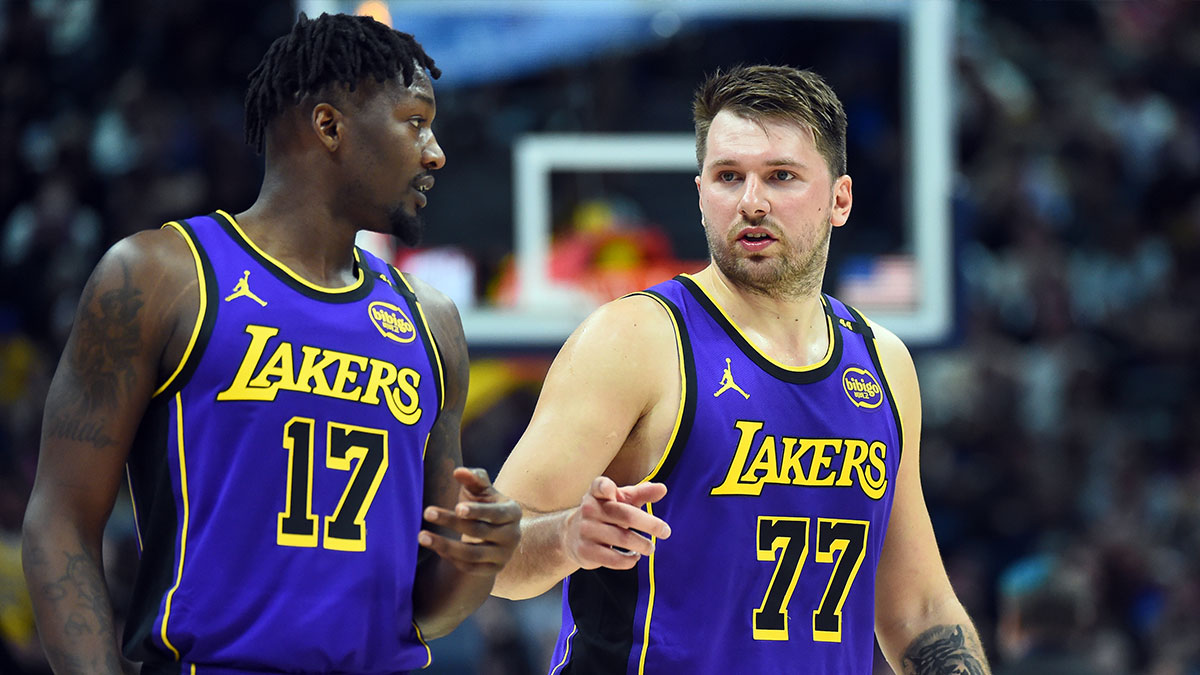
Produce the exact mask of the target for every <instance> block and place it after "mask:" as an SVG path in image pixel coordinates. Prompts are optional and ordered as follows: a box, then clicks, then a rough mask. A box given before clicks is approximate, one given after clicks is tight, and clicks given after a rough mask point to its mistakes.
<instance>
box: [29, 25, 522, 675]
mask: <svg viewBox="0 0 1200 675" xmlns="http://www.w3.org/2000/svg"><path fill="white" fill-rule="evenodd" d="M439 74H440V73H439V70H438V69H437V68H436V67H435V65H434V62H433V60H432V59H430V58H429V57H428V56H427V55H426V54H425V52H424V50H423V49H422V48H421V46H420V45H419V44H417V42H415V41H414V40H413V38H412V36H410V35H407V34H404V33H400V32H397V31H394V30H392V29H390V28H388V27H386V26H384V25H383V24H380V23H377V22H375V21H373V20H372V19H368V18H364V17H351V16H344V15H336V16H328V15H322V16H321V17H320V18H318V19H316V20H311V21H310V20H309V19H308V18H307V17H305V16H303V15H301V17H300V19H299V21H298V22H297V23H296V25H295V27H294V28H293V29H292V31H291V33H290V34H289V35H287V36H284V37H282V38H280V39H278V40H277V41H276V42H275V43H274V44H273V45H272V46H271V48H270V50H269V51H268V52H267V54H266V56H265V57H264V59H263V61H262V62H261V64H260V65H259V66H258V68H257V69H256V70H255V71H254V72H253V73H252V74H251V83H250V87H249V91H248V94H247V97H246V124H247V139H248V141H249V142H250V143H251V144H252V145H254V146H255V147H256V148H258V149H260V150H262V149H264V148H265V152H266V177H265V180H264V182H263V186H262V190H261V192H260V194H259V197H258V199H257V201H256V202H255V203H254V204H253V205H252V206H251V207H250V208H249V209H248V210H247V211H245V212H243V213H239V214H237V215H236V216H235V215H230V214H228V213H226V212H224V211H217V212H215V213H212V214H209V215H206V216H200V217H196V218H190V219H187V220H180V221H175V222H171V223H168V224H167V225H166V226H165V227H163V228H162V229H159V230H155V231H147V232H142V233H139V234H136V235H134V236H132V237H129V238H128V239H126V240H124V241H121V242H119V243H118V244H116V245H115V246H114V247H113V248H112V249H111V250H110V251H109V252H108V253H107V254H106V255H105V256H104V258H103V259H102V260H101V261H100V263H99V265H98V266H97V268H96V270H95V271H94V273H93V274H92V277H91V279H90V281H89V282H88V286H87V289H86V290H85V292H84V294H83V299H82V301H81V302H80V307H79V311H78V314H77V317H76V321H75V324H74V328H73V331H72V333H71V336H70V339H69V341H68V343H67V346H66V349H65V352H64V354H63V357H62V360H61V362H60V364H59V367H58V371H57V373H56V374H55V377H54V381H53V384H52V386H51V389H50V393H49V397H48V400H47V403H46V414H45V421H44V429H43V442H42V448H41V457H40V461H39V465H38V473H37V478H36V482H35V485H34V490H33V495H32V498H31V500H30V502H29V507H28V512H27V515H26V520H25V529H24V532H25V539H24V562H25V570H26V575H27V578H28V581H29V587H30V589H31V590H32V593H33V597H34V603H35V607H36V614H37V623H38V629H39V632H40V634H41V637H42V640H43V642H44V644H45V647H46V651H47V654H48V656H49V658H50V662H51V664H52V665H53V667H54V669H55V670H56V671H57V672H59V673H85V672H86V673H117V672H120V668H121V664H120V662H119V658H118V656H117V650H116V647H117V644H116V639H115V636H114V625H113V615H112V607H111V602H110V600H109V596H108V591H107V588H106V585H105V581H104V569H103V565H102V563H101V536H102V530H103V528H104V525H105V522H106V521H107V519H108V516H109V514H110V512H111V510H112V506H113V501H114V498H115V496H116V494H117V490H118V487H119V485H120V483H121V482H122V481H124V480H126V477H128V481H129V484H130V487H131V492H132V496H133V507H134V511H135V514H136V519H137V521H136V524H137V534H138V538H139V545H140V549H141V550H140V553H141V560H140V565H139V569H138V573H137V578H136V582H135V587H134V589H133V599H132V606H131V607H130V608H129V613H128V617H129V618H128V622H127V624H126V626H125V629H124V639H123V644H124V652H125V655H126V656H128V658H129V659H132V660H134V661H142V662H143V666H142V670H141V672H142V673H144V674H145V673H250V672H263V671H270V672H307V673H334V672H337V673H385V672H386V673H395V672H405V671H408V670H410V669H416V668H422V667H424V666H425V665H427V664H428V663H429V660H430V653H429V649H428V647H427V646H426V644H425V642H426V641H427V640H429V639H431V638H435V637H438V636H441V635H445V634H446V633H448V632H449V631H450V630H451V629H453V628H454V627H455V626H456V625H458V624H459V623H460V622H461V621H462V620H463V619H464V618H465V617H466V616H467V615H468V614H469V613H471V612H472V611H474V609H475V608H476V607H478V606H479V604H480V603H481V602H482V601H483V600H484V599H486V597H487V595H488V592H489V591H490V590H491V587H492V584H493V581H494V578H495V574H496V572H497V571H498V570H499V569H500V568H501V566H503V564H504V563H505V562H506V561H507V560H508V558H509V557H510V556H511V554H512V551H513V548H514V547H515V545H516V542H517V538H518V536H519V525H518V522H519V518H520V507H519V506H517V505H516V504H515V503H514V502H512V501H511V500H508V499H507V498H505V497H504V496H502V495H501V494H499V493H498V492H497V491H496V490H495V489H494V488H493V487H492V486H491V484H490V482H489V480H488V477H487V474H486V473H485V472H483V471H481V470H474V469H466V468H462V467H459V466H458V465H459V464H460V463H461V449H460V445H459V443H460V440H459V426H460V420H461V416H462V411H463V404H464V400H465V396H466V389H467V349H466V344H465V340H464V337H463V333H462V326H461V324H460V321H459V317H458V313H457V311H456V309H455V308H454V306H453V304H452V303H451V302H450V300H449V299H448V298H447V297H446V296H445V295H443V294H442V293H440V292H438V291H436V290H435V289H433V288H431V287H430V286H428V285H426V284H424V283H422V282H421V281H420V280H418V279H415V278H412V277H408V276H406V275H403V274H400V273H399V272H397V271H396V270H395V269H394V268H392V267H391V266H389V265H388V264H386V263H384V262H383V261H381V260H379V259H377V258H375V257H374V256H372V255H370V254H369V253H367V252H365V251H362V250H360V249H358V248H356V247H355V246H354V238H355V233H356V232H358V231H359V230H362V229H367V230H373V231H376V232H385V233H391V234H395V235H397V236H398V237H399V238H400V239H401V240H402V241H404V242H405V243H408V244H413V243H415V242H416V241H417V237H418V234H419V231H420V221H419V219H418V215H417V212H418V210H419V209H420V208H421V207H423V206H424V205H425V203H426V199H427V193H428V190H429V189H430V188H431V187H432V186H433V182H434V179H433V175H432V172H433V171H434V170H436V169H439V168H441V167H442V165H443V163H444V162H445V157H444V156H443V154H442V150H441V148H440V147H439V146H438V143H437V140H436V139H435V138H434V134H433V131H432V128H431V125H432V123H433V119H434V114H435V111H436V104H435V100H434V92H433V86H432V82H431V78H436V77H438V75H439ZM126 466H127V469H126ZM422 519H424V520H426V521H430V524H428V525H426V526H424V527H422V524H421V523H422ZM421 547H424V548H421Z"/></svg>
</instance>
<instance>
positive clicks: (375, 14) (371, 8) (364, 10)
mask: <svg viewBox="0 0 1200 675" xmlns="http://www.w3.org/2000/svg"><path fill="white" fill-rule="evenodd" d="M354 13H355V14H357V15H358V16H369V17H371V18H372V19H375V20H376V21H378V22H379V23H382V24H384V25H385V26H390V27H392V28H394V27H395V26H393V25H392V13H391V12H390V11H388V6H387V3H386V2H382V0H366V2H360V3H358V7H355V8H354Z"/></svg>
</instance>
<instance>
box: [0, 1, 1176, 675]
mask: <svg viewBox="0 0 1200 675" xmlns="http://www.w3.org/2000/svg"><path fill="white" fill-rule="evenodd" d="M0 8H2V9H0V13H2V16H0V106H2V107H0V672H3V673H14V674H16V673H23V672H28V673H40V672H43V671H44V665H43V663H42V661H41V659H40V653H39V651H38V649H39V648H38V645H37V642H36V635H35V633H34V631H33V626H32V619H31V614H30V609H29V603H28V599H27V596H26V595H25V589H24V585H23V580H22V576H21V573H20V561H19V532H20V523H21V518H22V513H23V508H24V501H25V498H26V497H27V495H28V493H29V488H30V484H31V481H32V478H33V473H34V469H35V466H36V459H37V447H38V438H39V434H40V423H41V414H42V404H43V401H44V398H45V394H46V388H47V386H48V383H49V378H50V375H51V374H52V372H53V368H54V365H55V363H56V362H57V359H58V355H59V352H60V350H61V348H62V345H63V341H64V339H65V336H66V334H67V331H68V330H69V327H70V323H71V320H72V315H73V310H74V307H75V304H76V302H77V300H78V297H79V293H80V290H81V288H82V285H83V283H84V282H85V281H86V277H87V275H88V273H89V272H90V270H91V268H92V266H93V265H94V264H95V262H96V260H97V259H98V258H99V256H100V255H101V254H102V253H103V251H104V250H105V249H106V248H107V247H108V246H109V245H110V244H111V243H113V242H114V241H116V240H117V239H119V238H121V237H123V236H126V235H128V234H129V233H131V232H133V231H136V230H139V229H143V228H146V227H151V226H154V225H156V224H158V223H161V222H163V221H165V220H168V219H171V218H177V217H181V216H185V215H191V214H196V213H203V212H206V211H209V210H212V209H213V208H218V207H219V208H225V209H229V210H237V209H241V208H245V206H247V205H249V204H250V202H251V201H252V200H253V197H254V195H255V194H256V192H257V187H258V183H259V177H260V175H261V166H260V164H259V160H258V159H257V158H256V157H255V156H254V155H253V153H251V152H250V151H249V149H247V148H246V147H245V145H244V144H243V143H242V140H241V139H242V128H241V124H242V122H241V120H242V117H241V115H242V113H241V109H242V106H241V97H242V93H243V91H244V82H245V75H246V73H248V72H249V70H250V69H251V68H252V67H253V65H254V64H255V63H256V62H257V59H258V58H259V56H260V55H261V54H262V53H263V52H264V51H265V49H266V47H267V45H268V44H269V43H270V41H271V39H273V37H274V36H276V35H279V34H282V33H283V32H285V31H286V30H287V28H288V27H289V26H290V24H291V22H292V20H293V17H294V12H295V8H294V7H293V6H292V4H291V3H290V2H287V1H283V0H278V1H271V2H263V3H257V4H256V6H255V8H254V9H253V10H248V9H246V7H245V4H244V3H241V2H234V1H233V0H176V1H173V2H160V1H157V0H134V1H127V2H119V3H117V2H93V1H88V0H78V1H75V0H7V1H6V2H3V3H0ZM396 18H397V24H398V27H401V28H402V27H403V26H402V25H399V24H401V18H400V17H396ZM957 24H958V36H957V45H958V52H957V64H956V65H957V68H956V75H957V79H956V84H955V92H956V93H955V95H956V99H955V102H954V103H955V120H956V125H957V127H956V153H957V155H956V174H955V184H954V223H955V241H956V252H957V262H958V264H957V275H958V284H957V288H958V298H957V299H958V308H959V312H958V313H959V322H958V331H957V333H956V334H955V335H954V336H953V337H952V338H951V339H950V340H948V341H947V342H945V343H943V344H940V345H936V346H932V347H927V348H921V349H917V350H915V353H914V356H915V358H916V361H917V368H918V372H919V374H920V376H921V381H922V394H923V399H924V406H925V414H924V417H925V420H924V421H925V433H924V437H923V442H922V455H923V462H922V464H923V471H924V477H925V494H926V499H927V501H928V503H929V506H930V510H931V514H932V516H933V519H934V526H935V529H936V530H937V534H938V538H939V542H940V544H941V548H942V553H943V556H944V558H945V560H946V563H947V567H948V569H949V571H950V574H951V576H952V580H953V582H954V584H955V587H956V589H957V590H958V592H959V595H960V597H961V598H962V599H963V601H964V603H965V604H966V605H967V606H968V609H969V610H970V612H971V613H972V616H973V617H975V619H976V621H977V623H978V624H979V628H980V632H981V635H982V636H983V638H984V640H985V643H986V647H987V648H988V650H989V652H990V654H991V656H992V658H993V662H994V665H995V667H996V670H997V671H998V672H1008V673H1039V672H1062V673H1112V674H1122V673H1147V674H1150V675H1191V674H1196V673H1200V387H1198V386H1197V385H1198V384H1200V383H1198V382H1196V380H1197V377H1198V375H1200V354H1198V353H1197V352H1198V349H1200V347H1198V346H1197V342H1196V340H1195V339H1193V336H1194V335H1195V333H1196V330H1197V328H1200V326H1197V321H1198V318H1200V316H1198V312H1200V304H1198V303H1197V302H1196V298H1200V3H1193V2H1184V1H1174V0H1143V1H1138V2H1036V3H1035V2H1005V3H999V2H973V1H964V2H961V3H958V12H957ZM418 38H420V36H418ZM833 54H834V56H833V57H831V58H835V59H836V58H837V52H836V49H835V50H834V51H833ZM436 56H437V55H436V54H434V57H435V58H436ZM869 57H870V54H869V53H868V54H862V53H858V52H856V54H855V58H856V59H857V61H856V62H857V63H858V64H859V65H861V64H863V63H866V62H867V61H868V60H869ZM796 65H802V66H803V65H809V64H806V63H797V64H796ZM606 68H607V70H605V71H604V72H602V73H600V74H602V75H603V77H597V78H595V80H594V81H595V82H598V83H601V85H602V86H607V87H609V93H612V92H613V91H614V90H615V91H616V92H618V93H621V92H622V85H620V84H617V83H615V82H620V81H625V82H626V83H627V84H625V85H624V86H625V87H626V88H627V89H632V88H634V86H635V85H634V84H633V83H635V82H637V81H639V80H638V78H639V77H641V76H639V75H637V74H636V73H624V74H622V73H621V72H619V69H618V67H616V66H606ZM564 72H565V71H564ZM551 77H552V78H561V82H562V88H563V90H564V91H565V92H576V93H577V92H578V89H579V87H580V86H582V85H581V83H580V82H579V81H578V80H575V81H570V82H569V81H568V78H567V77H565V76H564V74H563V72H558V73H555V74H552V75H551ZM622 78H624V80H622ZM862 83H863V86H864V87H868V88H869V87H871V86H872V85H873V84H877V81H873V80H872V78H870V77H864V78H862ZM692 84H693V83H692V82H691V81H688V82H685V83H683V84H681V85H680V86H679V88H678V90H677V91H670V92H665V93H663V94H662V96H660V97H656V98H658V99H659V100H660V101H661V100H667V101H668V103H667V104H661V105H669V106H670V109H671V110H672V111H673V114H675V116H676V119H675V124H676V126H675V127H674V128H673V130H677V131H678V130H686V128H687V127H686V126H679V125H680V124H683V125H686V124H687V120H686V115H685V114H680V113H681V111H684V112H686V108H685V107H684V106H685V105H686V103H685V102H686V101H687V96H688V92H689V91H690V88H691V86H692ZM624 93H626V94H628V93H629V92H628V91H624ZM840 93H841V94H842V96H843V98H844V99H847V100H849V99H850V98H852V97H854V96H856V95H858V94H859V92H851V91H840ZM566 95H567V94H564V96H566ZM592 96H594V98H595V100H602V101H603V100H610V99H607V98H605V96H603V95H602V94H593V95H592ZM439 102H440V104H441V105H440V107H441V108H442V109H443V111H444V115H439V126H438V134H439V137H443V138H450V137H451V136H452V135H454V134H457V135H458V138H459V139H461V140H459V141H457V142H456V144H465V146H464V147H466V148H470V147H472V144H479V145H482V146H487V147H491V148H492V149H493V154H494V155H495V156H494V157H491V159H492V160H494V162H493V163H494V164H498V165H499V166H500V167H501V168H502V169H503V168H505V167H507V166H508V161H509V160H508V156H507V153H508V150H507V146H503V145H502V144H500V143H497V142H492V143H486V142H481V138H480V137H481V136H487V135H489V134H490V135H491V136H490V138H491V140H492V141H495V139H496V138H499V137H501V136H503V135H504V133H505V132H504V129H506V128H520V127H522V126H524V127H529V126H538V125H540V124H541V122H539V121H537V119H536V114H535V113H532V112H531V113H529V117H528V118H523V119H517V118H516V117H515V115H516V113H515V112H514V111H515V110H517V108H518V106H515V105H513V102H516V103H519V102H520V89H519V87H518V88H515V89H513V90H511V91H509V92H507V93H503V92H500V90H499V88H483V89H481V90H478V92H477V93H474V94H469V93H459V92H449V93H447V95H445V96H442V95H441V94H440V93H439ZM489 102H490V103H489ZM648 105H649V104H648ZM488 106H492V107H493V108H494V109H496V110H499V111H502V112H504V113H505V114H498V115H495V116H494V117H493V118H492V119H489V120H488V124H487V125H480V124H478V122H477V121H474V120H472V119H471V118H469V117H468V114H467V113H468V111H471V110H473V109H478V108H488ZM456 107H457V110H458V112H456ZM590 114H591V115H593V117H592V118H578V117H572V116H571V115H569V114H568V115H565V116H564V115H557V116H553V115H549V116H547V117H545V118H543V119H542V122H546V123H547V124H546V125H547V126H549V127H551V128H552V129H553V130H564V129H568V130H569V129H573V128H575V129H584V128H589V127H590V126H593V125H594V123H595V122H596V120H597V119H599V120H604V119H605V110H604V108H603V107H602V106H601V107H600V108H599V109H595V110H592V112H591V113H590ZM850 125H851V129H852V130H853V129H854V127H855V125H856V117H855V115H854V111H853V110H852V111H851V119H850ZM600 126H603V124H601V125H600ZM626 130H628V129H626ZM482 140H487V139H482ZM877 140H878V139H877ZM884 142H886V143H887V144H888V145H889V146H890V147H891V148H892V151H895V146H897V145H898V144H899V141H898V140H897V139H894V138H893V139H890V141H888V140H886V139H885V141H884ZM443 145H444V146H445V145H446V141H443ZM481 152H486V151H484V150H481ZM447 154H448V155H451V157H452V161H451V163H450V165H448V168H447V170H446V171H447V172H449V171H451V170H455V171H459V172H460V173H458V174H456V175H457V176H458V177H460V178H461V179H464V180H465V178H467V177H469V176H470V175H471V174H472V172H473V171H475V172H477V173H482V171H481V170H479V169H477V168H473V166H480V165H483V162H484V159H485V158H484V157H483V156H482V155H481V157H480V162H479V163H478V164H477V163H476V162H475V161H474V159H473V157H472V155H471V153H470V152H469V151H464V152H462V153H459V154H457V155H452V154H451V153H450V152H449V151H448V153H447ZM455 162H457V163H458V166H459V167H461V168H459V169H454V166H455ZM851 174H855V165H854V156H853V155H852V157H851ZM447 175H448V176H449V174H447ZM508 180H509V179H507V178H504V179H502V180H498V185H499V188H498V189H499V190H503V191H506V190H508V185H509V184H508ZM439 183H441V180H440V179H439ZM450 184H452V182H451V183H450ZM856 187H858V184H857V180H856ZM872 198H873V195H871V194H868V193H865V192H864V193H862V194H860V201H861V202H862V203H863V205H864V211H863V212H862V213H860V211H859V209H858V206H857V205H856V209H855V216H856V217H858V216H863V217H864V218H865V217H867V216H868V215H869V214H871V213H872V212H871V211H870V210H869V209H868V206H867V205H868V204H869V203H870V201H871V200H872ZM456 201H457V202H458V203H459V204H460V207H459V208H466V207H465V206H461V205H462V204H467V205H470V204H471V203H473V202H474V200H461V199H460V200H456ZM898 202H899V198H896V201H895V202H888V203H898ZM431 207H432V204H431ZM693 208H694V206H693ZM431 220H432V216H431ZM853 223H854V221H853V220H852V224H853ZM442 236H444V237H445V238H447V239H448V240H453V239H455V233H454V232H453V231H450V232H449V233H443V235H442ZM839 237H840V239H839ZM835 240H837V242H836V244H835V245H836V246H839V247H842V248H844V249H853V248H854V246H855V241H854V232H853V231H852V228H846V229H845V230H843V231H839V233H838V234H837V236H835ZM460 243H463V242H460ZM489 246H491V244H489ZM472 253H474V254H475V255H476V257H477V260H478V261H479V265H480V277H481V282H480V283H481V286H482V285H485V284H486V283H487V280H488V278H489V275H492V274H493V273H494V271H495V269H497V268H498V262H497V261H498V260H499V259H500V256H499V255H498V254H497V253H496V252H495V251H494V250H491V249H488V250H481V251H473V252H472ZM693 253H694V252H693V251H685V257H694V256H693ZM549 356H550V355H545V354H541V355H538V354H533V355H530V354H526V355H524V356H523V357H522V359H520V360H508V361H504V360H503V359H501V360H498V361H497V360H492V361H489V362H487V363H484V364H482V365H481V367H480V368H479V369H478V370H477V371H476V375H477V376H478V380H474V379H473V382H472V386H473V387H477V386H478V387H480V391H482V392H484V393H485V394H486V396H484V399H486V400H485V401H484V403H479V404H478V406H477V408H476V409H475V410H474V411H473V412H471V414H469V415H468V422H467V425H466V427H465V429H464V436H465V441H464V447H466V448H467V449H468V451H471V449H472V448H474V449H477V450H476V451H477V452H478V453H479V455H478V459H477V463H480V464H483V465H485V466H488V468H489V469H490V470H492V471H495V470H496V468H498V465H499V462H501V461H502V460H503V456H504V453H505V452H506V451H507V449H508V448H509V447H511V445H512V443H513V442H514V441H515V438H516V435H517V434H519V433H520V431H521V429H522V428H523V426H524V422H525V421H526V420H527V419H528V415H529V414H530V412H531V411H532V403H533V401H534V400H535V397H536V381H537V379H538V378H539V377H540V374H541V373H543V372H544V367H545V361H546V359H547V358H548V357H549ZM506 369H507V370H506ZM498 370H499V371H504V376H496V377H493V375H494V374H495V373H496V372H498ZM514 372H515V373H516V374H515V375H514V374H513V373H514ZM490 383H496V384H495V385H494V386H492V385H491V384H490ZM514 383H515V384H514ZM481 395H482V394H481ZM478 400H480V399H477V401H478ZM131 527H132V523H131V519H130V518H129V515H128V513H127V512H125V511H123V510H122V507H118V512H117V514H116V516H115V517H114V523H113V525H112V527H111V531H112V537H111V538H112V542H111V543H112V544H113V545H112V547H111V549H112V551H111V556H110V563H111V564H110V568H111V570H110V571H111V574H112V576H113V579H112V585H113V588H114V593H115V594H117V595H120V594H121V593H123V592H125V591H124V589H125V588H127V583H128V572H129V571H130V570H131V568H132V565H133V563H132V560H133V554H132V553H131V551H132V549H131V541H130V532H131V529H130V528H131ZM121 604H122V602H121V600H120V599H118V601H117V603H116V605H117V606H118V607H119V606H121ZM551 604H552V603H551ZM530 606H531V607H537V605H530ZM514 617H515V619H514ZM547 617H549V618H547ZM554 618H555V617H554V616H553V611H552V610H551V613H550V614H549V615H547V614H546V613H539V612H537V611H531V610H529V609H525V608H522V607H521V606H520V603H518V604H517V605H514V604H511V603H498V602H494V603H489V604H488V605H486V606H485V608H484V611H483V612H481V614H480V615H479V616H478V617H477V618H476V619H474V620H473V621H472V622H470V623H469V624H468V625H466V626H464V627H463V628H462V629H460V631H459V632H458V633H456V636H454V637H451V638H448V639H447V640H449V641H451V643H452V644H456V645H457V646H458V647H461V649H456V652H455V653H454V654H450V653H447V658H446V659H445V661H444V662H445V663H449V664H451V665H449V666H443V668H444V669H443V670H440V671H439V670H437V668H438V666H435V668H434V671H435V672H452V668H455V667H457V668H461V669H462V671H461V672H480V673H497V674H498V673H518V674H519V673H526V672H538V671H539V670H541V669H542V668H543V666H544V663H545V660H544V656H543V652H544V643H543V639H544V635H545V634H546V633H548V632H552V631H553V629H554V628H555V626H554V625H553V620H554ZM547 622H549V625H547ZM438 653H439V650H438V649H437V644H436V643H435V656H436V655H437V654H438ZM471 662H474V663H478V664H481V665H478V666H472V665H470V663H471ZM456 663H457V664H458V665H454V664H456ZM882 667H883V666H882V664H881V668H882ZM1051 667H1053V668H1057V669H1056V670H1048V669H1047V668H1051ZM472 668H474V670H472ZM455 672H457V671H455Z"/></svg>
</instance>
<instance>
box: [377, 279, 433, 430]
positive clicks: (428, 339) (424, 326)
mask: <svg viewBox="0 0 1200 675" xmlns="http://www.w3.org/2000/svg"><path fill="white" fill-rule="evenodd" d="M388 272H389V273H391V275H392V284H391V286H392V288H394V289H395V290H396V292H397V293H399V294H400V296H401V297H403V298H404V299H405V300H407V301H408V306H409V309H411V310H412V313H413V317H412V319H413V321H414V322H415V323H416V325H417V331H418V332H420V333H421V339H422V341H423V342H424V343H425V355H426V356H427V357H428V358H429V365H430V366H431V367H433V369H434V371H435V372H436V373H437V397H438V413H439V414H440V413H441V411H442V408H443V405H444V404H445V401H446V372H445V369H444V368H443V367H442V354H441V350H440V349H438V346H437V342H436V340H435V338H434V336H433V331H432V330H430V329H429V322H428V321H426V319H425V310H424V309H422V308H421V301H420V300H419V299H417V292H416V291H415V290H413V287H412V286H411V285H409V283H408V279H405V278H404V275H403V274H402V273H401V272H400V270H398V269H396V268H395V266H393V265H388Z"/></svg>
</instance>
